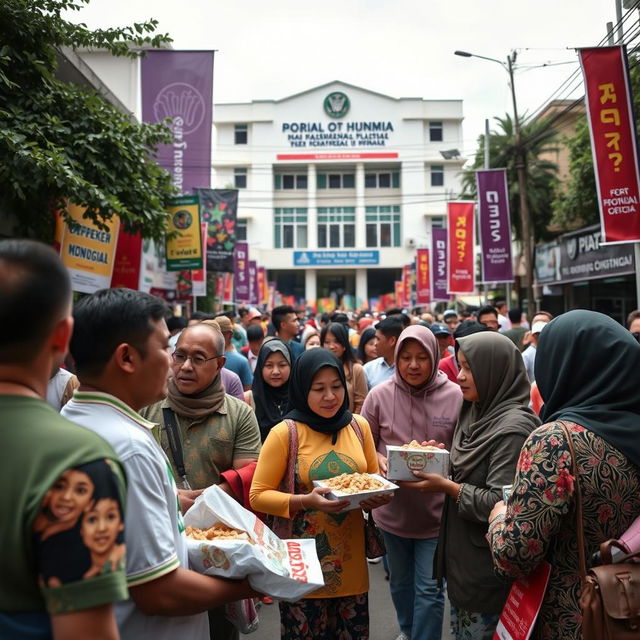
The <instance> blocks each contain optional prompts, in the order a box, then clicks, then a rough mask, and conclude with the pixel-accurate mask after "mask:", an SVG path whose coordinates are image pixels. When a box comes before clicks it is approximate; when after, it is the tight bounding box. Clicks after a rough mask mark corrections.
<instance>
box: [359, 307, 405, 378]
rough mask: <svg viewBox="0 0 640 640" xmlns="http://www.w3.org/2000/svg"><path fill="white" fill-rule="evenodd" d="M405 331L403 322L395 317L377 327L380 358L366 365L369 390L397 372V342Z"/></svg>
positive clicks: (377, 346)
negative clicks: (395, 356) (395, 355)
mask: <svg viewBox="0 0 640 640" xmlns="http://www.w3.org/2000/svg"><path fill="white" fill-rule="evenodd" d="M403 330H404V325H403V324H402V321H401V320H400V319H399V318H397V317H394V316H392V317H390V318H385V319H384V320H382V321H380V322H378V324H377V325H376V349H377V351H378V353H379V354H380V356H379V357H378V358H376V359H375V360H371V361H370V362H367V364H365V365H364V373H365V375H366V376H367V385H368V386H369V389H373V387H375V386H376V385H378V384H380V383H381V382H384V381H385V380H386V379H387V378H390V377H391V376H392V375H393V373H394V371H395V370H396V367H395V358H394V354H395V349H396V342H397V341H398V338H399V337H400V334H401V333H402V331H403Z"/></svg>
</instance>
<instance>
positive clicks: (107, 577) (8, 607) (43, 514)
mask: <svg viewBox="0 0 640 640" xmlns="http://www.w3.org/2000/svg"><path fill="white" fill-rule="evenodd" d="M70 313H71V286H70V283H69V276H68V275H67V270H66V269H65V268H64V266H63V265H62V264H61V262H60V259H59V258H58V256H57V255H56V253H55V252H54V251H53V250H52V249H51V248H50V247H47V246H45V245H43V244H40V243H37V242H33V241H30V240H0V326H2V332H1V333H0V424H1V425H2V426H3V429H2V456H3V471H4V491H2V494H1V495H0V509H1V512H2V514H3V522H2V527H0V548H1V549H2V553H0V575H1V576H2V580H0V638H10V639H11V640H23V639H24V640H26V639H27V638H54V639H55V640H72V639H73V638H83V637H87V630H88V629H91V637H92V638H99V639H100V640H116V639H117V638H118V629H117V626H116V620H115V614H114V609H113V607H112V603H114V602H117V601H118V600H121V599H123V598H126V597H127V587H126V578H125V574H124V571H123V568H122V566H120V565H119V564H118V563H117V562H116V563H115V564H114V566H113V567H112V568H111V567H110V568H109V569H105V568H99V569H97V570H96V572H95V573H93V574H92V575H91V576H89V575H86V576H85V574H87V573H88V572H89V570H90V569H91V562H90V560H89V558H90V551H89V549H88V548H87V547H86V545H85V544H84V542H83V540H82V538H81V537H80V535H79V533H78V528H79V525H80V523H81V521H82V520H83V519H84V517H85V514H86V513H87V512H88V511H89V510H91V508H92V507H93V505H94V503H95V500H94V498H93V496H94V494H95V493H96V492H97V491H99V492H100V494H101V495H102V497H105V498H106V499H108V500H110V501H111V505H112V513H113V516H114V518H117V519H118V521H119V526H123V524H122V523H123V518H122V514H123V512H124V497H125V493H126V486H125V482H124V474H123V473H122V470H121V467H120V463H119V462H118V460H117V457H116V454H115V452H114V451H113V449H112V448H111V447H110V446H109V445H108V443H107V442H105V441H104V440H103V439H102V438H100V437H98V436H96V435H95V434H93V433H90V432H89V431H87V430H86V429H83V428H82V427H79V426H77V425H74V424H72V423H71V422H69V421H68V420H65V419H64V418H62V417H60V416H59V415H58V413H57V412H56V411H54V410H53V409H52V408H51V407H50V406H49V405H47V404H46V403H45V402H44V398H45V397H46V393H47V382H48V379H49V375H50V373H51V371H54V370H56V371H57V369H58V367H59V366H60V365H61V364H62V361H63V360H64V357H65V355H66V353H67V350H68V345H69V339H70V337H71V331H72V327H73V319H72V318H71V315H70ZM115 546H116V545H115V544H114V543H112V542H111V541H109V540H107V541H106V544H105V551H106V552H107V553H113V554H115V553H116V552H117V553H119V554H122V553H123V552H124V547H123V546H122V545H119V546H118V548H117V549H116V548H115ZM111 569H113V570H111Z"/></svg>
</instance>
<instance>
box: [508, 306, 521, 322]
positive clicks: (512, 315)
mask: <svg viewBox="0 0 640 640" xmlns="http://www.w3.org/2000/svg"><path fill="white" fill-rule="evenodd" d="M508 315H509V320H510V321H511V322H512V323H513V324H519V323H520V322H521V321H522V310H521V309H518V307H513V309H509V314H508Z"/></svg>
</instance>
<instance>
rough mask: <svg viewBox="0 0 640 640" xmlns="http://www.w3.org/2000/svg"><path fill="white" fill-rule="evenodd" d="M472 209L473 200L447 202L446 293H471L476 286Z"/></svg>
mask: <svg viewBox="0 0 640 640" xmlns="http://www.w3.org/2000/svg"><path fill="white" fill-rule="evenodd" d="M473 209H474V203H473V202H465V201H462V200H459V201H457V202H448V203H447V222H448V226H447V232H448V240H449V242H448V252H447V268H448V285H447V293H451V294H456V293H457V294H465V293H473V292H474V291H475V288H476V284H475V273H474V266H475V260H474V258H475V256H474V243H475V230H474V215H473Z"/></svg>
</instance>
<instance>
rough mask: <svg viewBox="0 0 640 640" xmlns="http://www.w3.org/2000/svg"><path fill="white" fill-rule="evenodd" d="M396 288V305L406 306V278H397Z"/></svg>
mask: <svg viewBox="0 0 640 640" xmlns="http://www.w3.org/2000/svg"><path fill="white" fill-rule="evenodd" d="M393 284H394V290H395V301H394V302H395V306H396V307H403V306H404V280H396V281H395V282H394V283H393Z"/></svg>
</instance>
